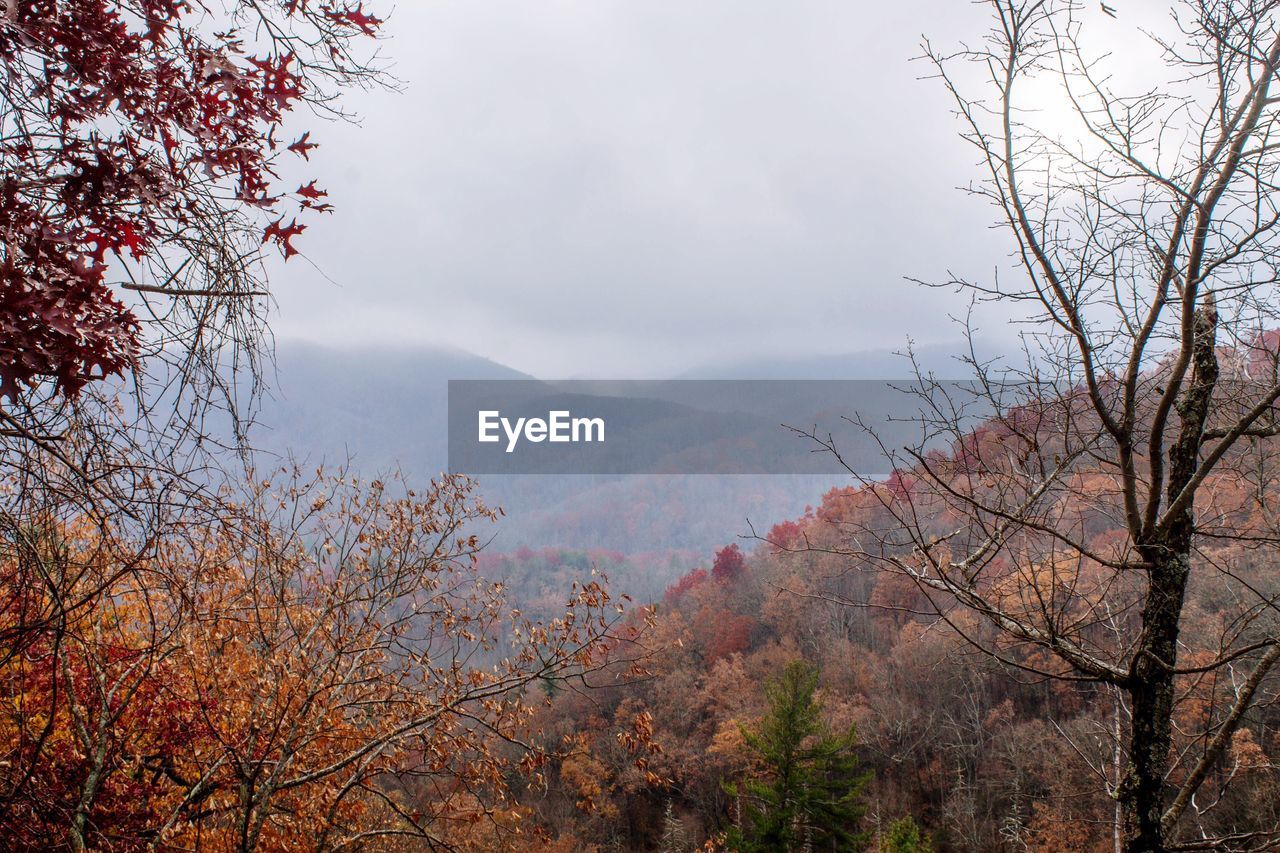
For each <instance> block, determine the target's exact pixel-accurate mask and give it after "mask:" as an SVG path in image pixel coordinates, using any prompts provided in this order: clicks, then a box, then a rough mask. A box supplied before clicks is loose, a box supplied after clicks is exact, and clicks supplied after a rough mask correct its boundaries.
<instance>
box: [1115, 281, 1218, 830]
mask: <svg viewBox="0 0 1280 853" xmlns="http://www.w3.org/2000/svg"><path fill="white" fill-rule="evenodd" d="M1192 324H1193V331H1192V336H1191V353H1190V356H1191V359H1190V360H1191V364H1192V373H1191V378H1190V381H1189V382H1188V383H1187V386H1186V388H1185V390H1184V391H1183V393H1182V397H1181V399H1180V400H1179V401H1178V406H1177V410H1178V415H1179V417H1180V419H1181V428H1180V430H1179V432H1178V438H1177V440H1176V441H1175V442H1174V443H1173V445H1172V446H1170V448H1169V480H1168V484H1167V488H1166V491H1165V495H1166V500H1167V503H1166V507H1168V508H1169V509H1174V508H1175V506H1176V507H1177V511H1176V512H1174V513H1173V514H1172V515H1170V516H1169V517H1168V518H1167V519H1166V520H1165V522H1164V523H1163V524H1162V525H1160V526H1159V529H1158V531H1157V532H1156V533H1155V534H1154V535H1153V536H1152V538H1151V539H1149V540H1147V541H1145V542H1143V543H1141V544H1140V545H1139V547H1138V552H1139V554H1141V556H1142V558H1143V560H1144V561H1145V562H1146V564H1147V566H1148V569H1147V579H1148V586H1147V599H1146V603H1145V605H1144V606H1143V608H1142V634H1141V635H1140V637H1139V638H1138V648H1137V650H1136V653H1135V655H1134V659H1133V665H1132V667H1131V669H1130V674H1129V684H1128V691H1129V697H1130V702H1131V705H1130V707H1131V708H1132V710H1133V722H1132V732H1131V735H1130V739H1129V766H1128V767H1127V768H1126V770H1125V776H1124V779H1123V780H1122V782H1121V784H1120V790H1119V792H1118V797H1119V801H1120V808H1121V811H1122V813H1123V824H1124V849H1125V851H1127V853H1152V851H1161V850H1164V849H1165V838H1164V829H1163V827H1162V826H1161V818H1162V817H1163V815H1164V780H1165V773H1166V772H1167V771H1168V766H1169V751H1170V747H1171V746H1172V744H1173V687H1174V684H1173V682H1174V667H1175V666H1176V665H1177V662H1178V631H1179V629H1180V627H1181V622H1182V605H1183V600H1184V598H1185V595H1186V591H1187V578H1188V576H1189V575H1190V572H1191V550H1192V541H1193V539H1194V536H1195V501H1194V500H1185V499H1183V500H1182V503H1181V504H1178V501H1179V500H1180V499H1181V498H1182V493H1183V491H1184V490H1186V489H1187V488H1188V487H1189V484H1191V483H1192V481H1193V479H1194V477H1195V472H1196V468H1197V466H1198V465H1199V463H1200V448H1201V445H1202V444H1203V442H1204V427H1205V422H1206V421H1207V420H1208V417H1209V409H1210V407H1211V406H1212V403H1213V395H1214V391H1215V389H1216V387H1217V383H1218V355H1217V324H1218V312H1217V309H1216V307H1215V306H1214V303H1213V297H1212V295H1209V296H1208V297H1207V298H1206V300H1205V304H1204V305H1203V306H1201V307H1200V308H1199V309H1198V310H1197V311H1196V313H1195V316H1194V318H1193V321H1192ZM1192 495H1193V496H1194V488H1192Z"/></svg>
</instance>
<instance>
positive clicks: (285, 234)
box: [262, 216, 307, 261]
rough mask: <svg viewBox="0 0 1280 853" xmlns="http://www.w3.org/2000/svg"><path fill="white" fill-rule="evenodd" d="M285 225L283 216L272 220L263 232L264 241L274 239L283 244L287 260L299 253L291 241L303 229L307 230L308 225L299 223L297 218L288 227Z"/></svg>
mask: <svg viewBox="0 0 1280 853" xmlns="http://www.w3.org/2000/svg"><path fill="white" fill-rule="evenodd" d="M283 225H284V217H283V216H282V217H280V218H279V219H277V220H276V221H275V222H272V223H271V224H270V225H268V226H267V228H266V230H265V231H263V232H262V242H263V243H266V242H267V241H268V240H274V241H276V242H277V243H279V244H280V245H281V246H283V247H284V258H285V260H286V261H287V260H288V259H289V258H292V257H293V256H294V255H296V254H298V250H297V249H295V248H294V247H293V243H291V242H290V241H291V240H292V239H293V238H294V237H297V236H298V235H299V234H301V233H302V232H303V231H306V230H307V226H305V225H299V224H298V220H296V219H295V220H293V221H292V222H290V223H289V225H288V226H287V227H281V226H283Z"/></svg>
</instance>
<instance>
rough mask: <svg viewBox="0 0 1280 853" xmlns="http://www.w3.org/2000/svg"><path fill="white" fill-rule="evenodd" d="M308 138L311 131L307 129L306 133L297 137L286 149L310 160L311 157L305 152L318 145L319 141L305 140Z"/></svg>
mask: <svg viewBox="0 0 1280 853" xmlns="http://www.w3.org/2000/svg"><path fill="white" fill-rule="evenodd" d="M310 138H311V131H309V130H308V131H307V132H306V133H304V134H302V136H300V137H298V141H297V142H295V143H293V144H292V145H290V146H289V149H288V150H290V151H292V152H293V153H294V154H298V155H300V156H301V157H302V159H303V160H310V159H311V157H310V156H309V155H308V154H307V152H308V151H310V150H311V149H312V148H319V147H320V145H319V143H316V142H308V141H307V140H308V139H310Z"/></svg>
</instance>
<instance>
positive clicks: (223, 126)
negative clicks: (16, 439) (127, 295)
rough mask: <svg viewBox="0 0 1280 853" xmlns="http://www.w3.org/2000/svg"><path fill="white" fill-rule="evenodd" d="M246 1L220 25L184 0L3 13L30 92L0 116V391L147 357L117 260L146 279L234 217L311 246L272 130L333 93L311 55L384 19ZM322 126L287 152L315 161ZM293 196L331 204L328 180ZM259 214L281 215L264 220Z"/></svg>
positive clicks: (9, 69)
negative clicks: (302, 236) (266, 35)
mask: <svg viewBox="0 0 1280 853" xmlns="http://www.w3.org/2000/svg"><path fill="white" fill-rule="evenodd" d="M233 6H234V8H231V9H228V12H229V13H231V12H234V13H236V14H241V13H242V17H241V19H240V20H239V21H237V20H235V16H234V15H231V14H228V17H227V18H226V24H227V26H226V28H225V29H226V31H225V32H221V33H218V34H211V33H210V28H209V27H208V26H207V23H208V22H207V20H206V16H207V13H206V11H205V10H204V9H203V7H200V6H199V5H198V4H190V3H187V2H185V0H141V2H140V3H138V4H122V3H120V2H119V1H118V0H30V2H23V3H18V4H9V11H8V12H7V13H3V14H5V15H6V16H7V18H8V19H7V20H6V22H5V26H3V27H0V65H3V73H4V75H5V78H6V80H7V84H6V88H7V91H10V92H14V93H17V92H21V93H23V97H21V98H16V99H15V98H10V99H8V104H7V107H6V111H5V113H4V116H3V117H0V163H3V171H2V173H0V175H2V177H0V201H3V209H2V210H0V396H3V397H9V398H10V399H13V398H14V396H15V395H16V394H17V393H18V391H19V390H20V389H21V387H22V386H23V385H27V384H36V383H39V382H41V381H45V380H52V381H53V382H55V383H56V385H57V387H58V389H59V390H60V391H61V392H63V393H64V394H67V395H69V396H74V395H75V394H76V393H77V392H79V391H80V389H81V388H83V386H84V384H85V383H87V382H89V381H92V380H94V379H99V378H102V377H103V376H106V375H111V374H119V373H121V372H122V371H123V370H125V369H126V368H127V367H128V366H129V365H130V364H131V363H132V362H133V361H134V360H135V358H136V353H137V352H138V351H139V343H140V336H141V335H142V332H143V329H142V325H141V324H140V323H139V321H138V319H137V317H136V316H135V315H134V313H133V312H132V311H131V310H130V308H129V306H128V305H127V304H126V303H125V301H124V300H122V299H121V298H120V296H119V295H118V294H117V293H116V291H115V290H114V288H113V286H112V285H111V284H110V283H109V280H108V275H110V278H112V279H119V278H122V277H125V276H123V275H121V274H120V273H119V272H117V271H112V272H110V273H109V272H108V270H110V269H112V268H113V267H116V266H117V265H120V264H124V265H129V264H133V265H136V267H132V268H130V270H129V272H128V274H129V275H134V274H146V272H147V269H148V266H147V265H148V264H149V263H150V262H152V261H156V260H158V259H159V258H160V256H161V255H160V253H161V252H162V251H164V250H166V249H168V250H170V251H169V252H168V253H166V254H167V255H168V256H170V260H172V257H171V255H172V250H173V248H174V247H175V246H177V245H179V244H181V245H186V246H189V245H192V244H193V243H194V244H196V245H199V244H200V243H201V242H202V239H206V238H201V236H200V235H208V234H210V233H216V232H217V231H218V229H219V228H222V227H228V226H229V227H231V228H233V229H234V231H235V233H240V234H244V233H245V232H246V231H250V232H252V231H254V230H258V229H262V230H258V233H260V234H262V236H263V240H262V242H263V243H267V242H272V243H275V244H276V245H278V246H279V247H280V248H281V250H282V251H283V253H284V255H285V257H286V258H287V257H291V256H292V255H294V254H297V249H296V248H294V246H293V245H292V243H291V242H290V240H291V238H292V237H294V236H297V235H298V234H299V233H301V231H302V229H303V228H304V227H305V226H304V225H300V224H298V223H297V222H296V220H295V221H293V222H291V224H290V225H288V226H285V225H284V224H283V223H284V222H285V218H286V217H285V213H284V212H282V211H279V206H280V204H281V203H282V201H283V200H285V199H287V198H289V197H288V196H285V195H283V194H282V193H280V192H279V191H278V190H274V189H273V187H274V184H275V181H276V175H275V172H274V171H273V167H272V164H273V161H274V158H275V157H276V156H277V154H278V153H279V144H278V143H277V142H276V141H275V137H276V134H277V132H278V131H279V129H280V128H281V127H282V126H283V123H284V120H285V118H286V117H287V115H288V113H289V111H290V110H292V109H293V108H295V107H296V106H297V105H298V104H299V103H300V102H302V101H303V100H304V99H307V98H308V97H311V96H313V95H315V96H316V97H320V96H321V93H319V92H318V91H317V90H316V85H313V80H312V79H311V78H312V75H313V74H315V73H318V72H315V71H314V70H313V69H314V68H315V67H317V66H316V65H315V64H309V62H308V57H309V56H311V55H312V54H314V55H316V56H319V57H322V58H323V61H324V64H326V65H333V64H334V57H342V56H346V55H347V53H346V52H347V42H348V41H349V40H350V39H353V38H363V37H365V36H367V35H373V34H374V33H375V32H376V29H377V26H378V25H379V24H380V23H381V21H380V20H379V19H378V18H376V17H374V16H373V15H371V14H368V13H366V12H365V11H364V10H363V7H362V6H355V7H354V8H352V7H336V6H333V5H329V4H325V5H322V6H320V7H318V8H308V3H306V2H295V3H290V4H288V5H286V6H283V7H278V6H274V4H273V5H272V6H271V7H266V8H260V7H258V6H256V5H250V4H247V3H242V2H236V3H234V4H233ZM0 8H2V7H0ZM264 15H266V16H273V21H272V26H271V28H269V29H267V28H263V27H260V26H259V22H260V21H261V20H262V16H264ZM285 18H287V19H288V20H287V21H286V20H284V19H285ZM236 27H239V29H236ZM266 31H272V32H288V33H291V34H293V35H290V36H289V37H282V38H280V39H272V40H263V39H261V37H260V33H262V32H266ZM245 40H249V42H250V43H251V44H252V45H253V46H252V48H250V47H249V46H248V45H246V41H245ZM248 50H252V51H253V55H252V56H250V55H247V53H246V51H248ZM296 51H301V53H299V52H296ZM337 64H338V65H343V64H344V63H337ZM346 65H347V66H348V67H349V63H346ZM328 74H329V77H328V79H329V80H330V81H331V82H332V81H337V82H341V80H342V79H343V77H342V71H341V70H339V71H337V72H328ZM309 136H310V135H309V134H307V133H304V134H303V135H302V136H301V138H299V139H298V140H297V141H296V142H294V143H293V144H291V145H289V146H287V148H286V150H288V151H290V152H292V153H295V154H298V155H300V156H302V157H303V158H304V159H306V158H307V157H308V152H309V150H310V149H312V148H315V147H316V145H315V143H312V142H310V141H309ZM297 196H298V197H297V198H294V199H293V201H294V202H296V203H297V204H298V206H299V208H300V209H302V210H313V211H321V212H323V211H325V210H328V209H329V206H328V205H327V204H321V203H317V202H318V200H319V198H320V197H321V196H323V191H321V190H317V189H316V188H315V184H314V182H312V183H310V184H307V185H305V186H304V187H303V188H301V189H300V190H299V192H298V194H297ZM257 210H270V211H275V212H274V215H273V216H272V219H274V220H275V221H274V222H270V224H267V225H266V226H265V228H264V226H263V225H261V224H255V220H256V217H257V216H259V215H260V214H257V213H256V211H257ZM193 238H194V239H193ZM178 260H181V258H179V259H178Z"/></svg>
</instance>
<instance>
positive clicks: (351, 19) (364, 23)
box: [325, 3, 382, 36]
mask: <svg viewBox="0 0 1280 853" xmlns="http://www.w3.org/2000/svg"><path fill="white" fill-rule="evenodd" d="M325 14H326V15H328V17H329V18H331V19H333V20H334V21H337V22H338V23H340V24H346V25H347V26H350V27H359V29H360V31H361V32H363V33H364V34H365V35H367V36H372V35H376V34H377V32H378V27H379V26H381V25H382V19H381V18H375V17H374V16H373V15H367V14H365V12H364V4H363V3H361V4H359V5H357V6H356V7H355V8H354V9H352V8H351V7H350V6H348V7H347V8H345V9H341V10H333V11H330V12H326V13H325Z"/></svg>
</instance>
